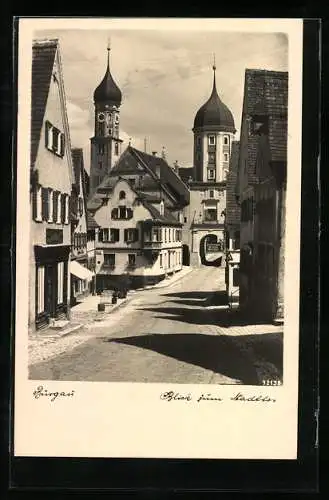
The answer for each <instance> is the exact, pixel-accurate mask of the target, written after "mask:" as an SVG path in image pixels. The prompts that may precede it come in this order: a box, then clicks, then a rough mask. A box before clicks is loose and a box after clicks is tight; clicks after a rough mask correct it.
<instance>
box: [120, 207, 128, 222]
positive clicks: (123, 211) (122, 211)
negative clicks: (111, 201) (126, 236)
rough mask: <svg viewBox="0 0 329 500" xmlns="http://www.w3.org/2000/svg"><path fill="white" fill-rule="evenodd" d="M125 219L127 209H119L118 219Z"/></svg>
mask: <svg viewBox="0 0 329 500" xmlns="http://www.w3.org/2000/svg"><path fill="white" fill-rule="evenodd" d="M126 218H127V209H126V207H119V219H126Z"/></svg>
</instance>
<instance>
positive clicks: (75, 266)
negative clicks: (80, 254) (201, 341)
mask: <svg viewBox="0 0 329 500" xmlns="http://www.w3.org/2000/svg"><path fill="white" fill-rule="evenodd" d="M70 273H71V274H74V276H76V277H77V278H79V279H80V280H91V278H92V277H93V276H94V273H92V272H91V271H89V269H87V268H86V267H83V266H82V265H81V264H79V262H77V261H76V260H72V261H71V262H70Z"/></svg>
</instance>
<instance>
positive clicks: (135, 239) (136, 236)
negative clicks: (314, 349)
mask: <svg viewBox="0 0 329 500" xmlns="http://www.w3.org/2000/svg"><path fill="white" fill-rule="evenodd" d="M134 241H138V229H135V237H134Z"/></svg>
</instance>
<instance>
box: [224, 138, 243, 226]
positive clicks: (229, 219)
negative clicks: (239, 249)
mask: <svg viewBox="0 0 329 500" xmlns="http://www.w3.org/2000/svg"><path fill="white" fill-rule="evenodd" d="M238 165H239V141H233V142H232V150H231V158H230V169H229V172H228V175H227V181H226V223H227V224H230V225H236V226H238V225H239V224H240V206H239V205H238V204H237V201H236V195H235V188H236V182H237V176H238Z"/></svg>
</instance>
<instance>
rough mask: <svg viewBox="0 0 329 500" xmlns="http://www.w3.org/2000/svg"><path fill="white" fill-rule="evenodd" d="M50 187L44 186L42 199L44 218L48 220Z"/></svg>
mask: <svg viewBox="0 0 329 500" xmlns="http://www.w3.org/2000/svg"><path fill="white" fill-rule="evenodd" d="M48 193H49V191H48V189H47V188H42V191H41V200H42V220H45V221H47V220H48Z"/></svg>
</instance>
